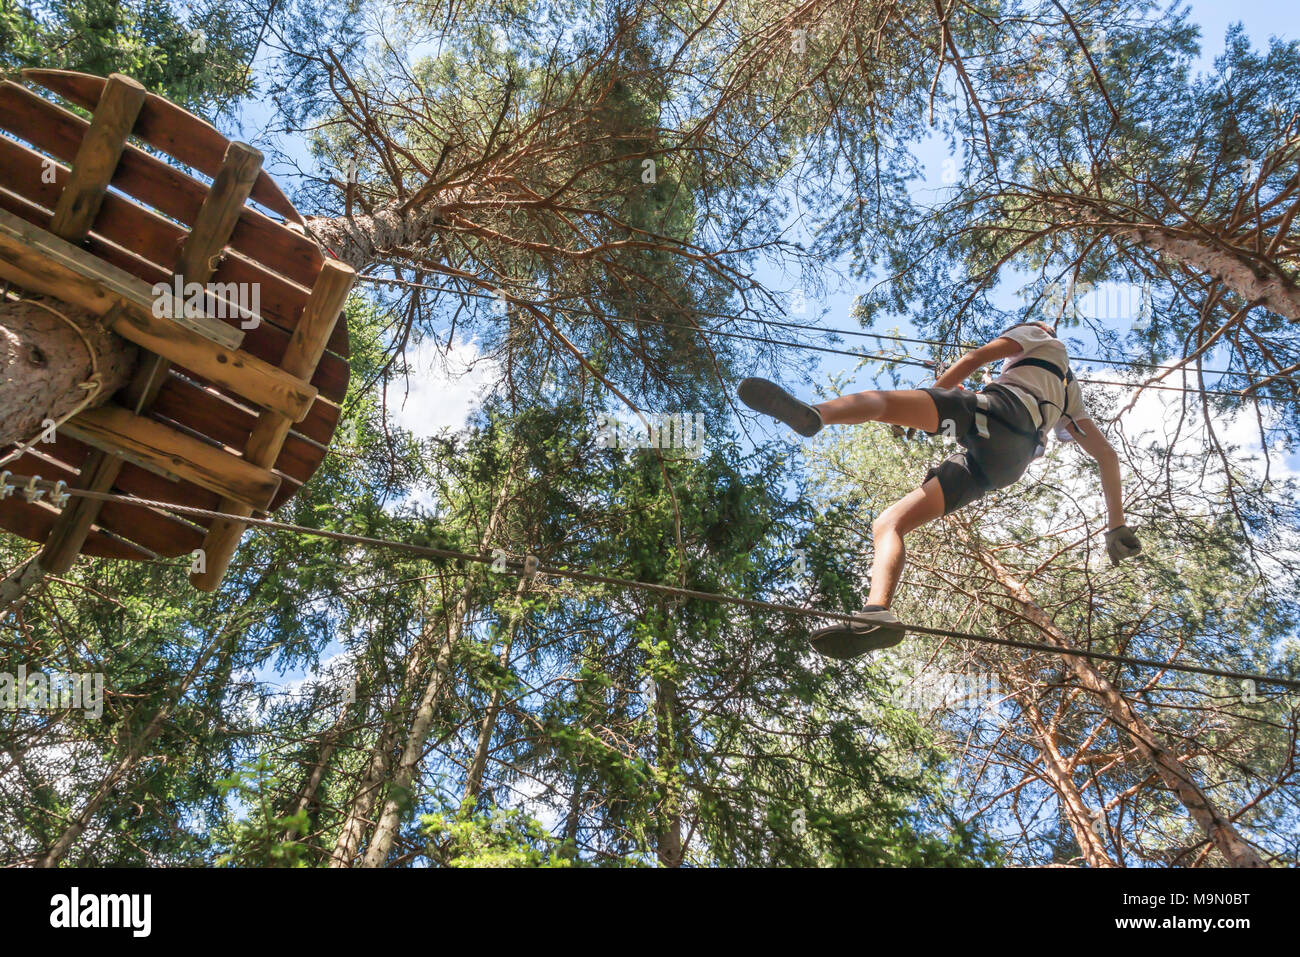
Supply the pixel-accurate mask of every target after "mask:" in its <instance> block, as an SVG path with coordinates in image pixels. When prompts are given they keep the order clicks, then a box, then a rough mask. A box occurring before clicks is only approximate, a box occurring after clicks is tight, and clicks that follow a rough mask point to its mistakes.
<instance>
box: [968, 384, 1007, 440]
mask: <svg viewBox="0 0 1300 957" xmlns="http://www.w3.org/2000/svg"><path fill="white" fill-rule="evenodd" d="M975 404H976V405H978V406H979V407H980V410H981V411H979V412H976V413H975V431H976V432H978V433H979V436H980V438H981V439H987V438H988V437H989V419H988V415H986V414H985V413H990V412H991V410H990V409H989V397H988V396H986V395H985V394H984V393H983V392H977V393H975ZM993 418H995V419H997V420H998V421H999V422H1002V424H1003V425H1006V422H1003V421H1002V417H1001V416H1000V415H997V414H993Z"/></svg>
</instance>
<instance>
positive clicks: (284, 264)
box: [0, 82, 324, 286]
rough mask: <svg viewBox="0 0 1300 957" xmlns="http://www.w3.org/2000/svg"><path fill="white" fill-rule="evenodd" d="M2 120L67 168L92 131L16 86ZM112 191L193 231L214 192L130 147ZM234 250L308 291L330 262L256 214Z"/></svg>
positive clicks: (0, 104)
mask: <svg viewBox="0 0 1300 957" xmlns="http://www.w3.org/2000/svg"><path fill="white" fill-rule="evenodd" d="M143 112H144V111H143V110H142V111H141V113H142V117H143ZM0 117H3V126H4V127H5V128H6V129H8V130H9V131H10V132H11V133H13V134H15V135H16V136H18V137H19V138H21V139H23V140H26V141H27V142H29V143H31V144H32V145H33V146H35V147H37V148H38V149H40V150H43V151H44V152H46V153H49V154H50V155H51V156H52V157H54V158H55V159H57V160H62V161H64V162H70V161H71V160H72V158H73V157H74V156H75V155H76V153H77V149H78V147H79V146H80V144H81V141H82V139H83V137H84V136H85V131H86V129H87V126H88V124H87V122H86V121H85V120H83V119H82V118H81V117H79V116H77V115H76V114H75V113H71V112H69V111H67V110H65V109H62V108H61V107H58V106H56V105H54V104H53V103H51V102H49V101H48V100H46V99H43V98H42V97H40V96H38V95H37V94H36V93H33V92H32V91H31V90H28V89H26V88H25V87H23V86H20V85H18V84H16V83H12V82H5V83H0ZM143 123H144V120H143V118H141V119H139V120H137V124H136V131H137V132H138V131H139V129H140V127H141V126H142V125H143ZM228 142H229V141H228V140H226V139H225V137H221V139H220V142H219V143H218V144H215V145H214V147H213V152H212V155H211V156H210V157H209V158H208V162H207V163H206V164H205V165H206V166H208V167H209V168H210V169H211V172H212V174H213V175H220V169H221V163H222V161H223V157H224V154H225V151H226V148H227V145H228ZM112 185H113V187H114V188H115V189H117V190H120V191H121V192H123V193H126V194H127V195H129V196H133V197H135V198H136V199H138V200H140V201H142V202H144V203H145V204H147V205H149V206H152V207H154V208H155V209H157V210H158V211H159V212H161V213H163V214H165V215H167V216H169V217H171V218H172V219H175V220H177V221H179V222H181V223H184V224H185V225H187V226H193V225H194V223H195V218H196V217H197V215H198V212H199V209H200V208H201V206H202V204H203V201H204V197H205V196H206V195H207V193H208V191H209V190H208V187H207V186H206V185H205V184H204V183H203V182H201V181H199V180H197V179H195V178H194V177H193V176H190V175H189V174H188V173H186V172H184V171H183V170H180V169H177V168H176V167H174V166H171V165H169V164H168V163H167V162H165V161H164V160H162V159H160V158H158V157H156V156H151V155H150V154H148V153H146V152H144V151H143V150H141V149H138V148H136V147H134V146H129V145H128V146H127V147H126V149H125V150H124V151H123V153H122V156H121V159H120V161H119V163H118V165H117V169H116V171H115V172H114V174H113V179H112ZM231 245H232V246H234V247H235V248H236V249H239V250H241V251H243V252H245V253H246V254H247V255H249V256H251V257H252V258H254V259H256V260H258V261H259V262H262V263H264V264H266V265H267V266H268V267H270V268H271V269H274V270H276V271H278V272H280V273H282V274H284V275H285V276H288V277H289V278H291V279H293V280H294V281H295V282H298V283H301V284H303V285H306V286H310V285H311V283H312V281H313V279H314V277H315V275H316V273H317V272H318V271H319V270H320V266H321V263H322V262H323V261H324V257H323V256H322V254H321V252H320V249H319V247H317V245H316V243H315V241H314V240H312V239H309V238H308V237H306V236H304V235H302V234H301V233H299V232H297V231H296V230H292V229H289V228H288V227H287V226H285V225H284V224H283V223H277V222H276V221H275V220H273V219H271V218H270V217H268V216H264V215H263V214H261V213H259V212H257V211H256V210H254V209H251V208H245V209H243V210H242V211H241V213H240V217H239V228H238V229H237V230H236V231H235V232H234V233H233V234H232V237H231Z"/></svg>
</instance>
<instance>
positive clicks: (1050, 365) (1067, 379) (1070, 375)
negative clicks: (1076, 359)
mask: <svg viewBox="0 0 1300 957" xmlns="http://www.w3.org/2000/svg"><path fill="white" fill-rule="evenodd" d="M1017 366H1032V367H1033V368H1035V369H1046V370H1047V371H1048V372H1050V373H1052V375H1054V376H1056V377H1057V378H1058V379H1060V380H1061V382H1062V383H1064V384H1065V386H1066V388H1069V385H1070V383H1071V382H1073V381H1074V372H1073V371H1072V370H1071V369H1070V368H1068V367H1067V368H1066V369H1065V371H1064V372H1062V371H1061V367H1060V366H1058V365H1057V364H1056V363H1055V362H1049V361H1048V360H1047V359H1039V358H1037V357H1031V358H1028V359H1021V360H1020V361H1019V362H1013V363H1011V365H1009V366H1007V367H1006V368H1004V369H1003V370H1002V371H1003V373H1006V372H1009V371H1011V370H1012V369H1014V368H1016V367H1017ZM1021 388H1023V386H1022V387H1021ZM1025 391H1027V392H1028V391H1030V390H1028V389H1026V390H1025ZM1031 394H1032V392H1031ZM1034 398H1035V399H1038V418H1039V421H1041V422H1046V421H1047V417H1046V416H1045V415H1043V406H1045V405H1050V406H1051V407H1052V408H1054V409H1056V410H1057V411H1058V412H1060V413H1061V415H1060V418H1066V419H1069V420H1070V424H1071V425H1073V426H1074V427H1075V429H1076V430H1078V429H1079V423H1077V422H1075V421H1074V416H1072V415H1067V414H1066V411H1065V410H1064V409H1063V408H1061V407H1060V406H1059V405H1057V404H1056V403H1055V402H1051V401H1049V400H1047V399H1043V398H1039V396H1037V395H1035V396H1034ZM1066 404H1067V405H1068V404H1069V403H1068V402H1067V403H1066ZM1004 424H1005V423H1004ZM1040 441H1041V435H1040Z"/></svg>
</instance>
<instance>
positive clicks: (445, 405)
mask: <svg viewBox="0 0 1300 957" xmlns="http://www.w3.org/2000/svg"><path fill="white" fill-rule="evenodd" d="M405 360H406V365H407V372H408V374H407V377H406V379H405V381H403V380H401V379H398V380H397V381H396V382H395V383H394V384H393V385H392V386H390V387H389V390H388V413H389V418H390V420H391V421H392V423H393V424H394V425H396V426H398V427H399V428H402V429H405V430H407V431H408V432H411V433H413V434H415V435H417V436H420V437H421V438H429V437H430V436H434V435H437V434H438V433H439V432H441V431H442V430H443V429H450V430H452V431H459V430H460V429H463V428H464V427H465V423H466V422H467V421H468V419H469V417H470V415H471V414H473V413H474V411H475V410H477V409H478V408H479V406H481V405H482V404H483V400H484V399H485V398H486V397H487V394H488V392H489V391H490V390H491V388H492V385H493V383H494V382H495V381H496V380H497V378H498V372H499V366H498V364H497V362H496V361H495V360H493V359H489V358H485V357H484V356H483V354H482V352H481V351H480V350H479V346H478V343H476V342H453V343H452V345H451V348H450V349H448V350H447V351H446V354H445V355H444V354H443V349H442V345H441V343H440V342H438V341H437V340H436V339H433V338H429V339H425V340H424V341H423V342H422V343H420V344H419V345H418V346H416V347H415V348H414V349H408V350H407V352H406V355H405Z"/></svg>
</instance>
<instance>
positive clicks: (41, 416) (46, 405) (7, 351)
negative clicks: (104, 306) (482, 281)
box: [0, 298, 138, 446]
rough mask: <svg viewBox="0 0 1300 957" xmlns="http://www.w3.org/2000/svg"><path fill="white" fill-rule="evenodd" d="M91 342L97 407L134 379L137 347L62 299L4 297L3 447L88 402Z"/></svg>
mask: <svg viewBox="0 0 1300 957" xmlns="http://www.w3.org/2000/svg"><path fill="white" fill-rule="evenodd" d="M38 303H41V304H44V305H45V306H47V307H48V308H42V306H41V305H38ZM50 309H54V310H56V311H57V312H58V313H61V314H62V315H63V316H65V317H66V318H67V320H68V321H67V322H65V321H64V320H63V319H61V318H59V316H58V315H56V314H55V313H54V312H50V311H49V310H50ZM69 323H71V324H72V325H70V324H69ZM73 325H75V327H76V328H73ZM78 329H79V330H81V331H80V332H78V331H77V330H78ZM83 335H84V338H83ZM87 342H89V345H90V348H92V349H93V350H94V357H95V365H96V367H97V370H98V372H99V376H100V381H101V382H102V385H101V387H100V388H99V390H98V391H97V392H96V393H95V395H94V396H93V398H92V399H91V400H90V404H89V406H88V407H89V408H94V407H95V406H97V405H101V404H102V403H103V402H104V401H105V400H107V399H108V397H109V396H111V395H112V394H113V393H114V392H116V391H117V390H118V389H120V388H121V387H122V386H123V385H125V384H126V383H127V380H128V379H130V377H131V371H132V369H134V367H135V362H136V356H137V353H138V350H137V349H136V347H135V346H134V345H132V344H131V343H129V342H127V341H126V340H125V339H123V338H122V337H121V336H117V335H114V334H113V333H111V332H108V331H107V330H106V329H104V328H103V327H102V326H101V325H100V324H99V322H98V321H97V320H96V319H95V317H93V316H91V315H90V314H89V313H86V312H82V311H81V310H79V309H74V308H72V307H71V306H68V305H65V304H63V303H61V302H58V301H57V300H54V299H41V298H36V299H28V300H22V301H19V302H13V301H7V302H6V301H0V363H3V369H0V446H5V445H12V444H16V443H19V442H28V441H30V440H31V439H33V438H35V437H36V436H37V434H38V433H40V431H41V429H42V424H43V423H44V422H45V420H47V419H53V420H56V421H57V420H59V419H60V418H62V417H63V416H65V415H67V414H68V413H69V412H71V411H72V410H73V409H74V408H76V406H77V404H78V403H80V402H82V401H83V400H85V398H86V396H87V394H88V390H86V389H83V388H81V384H82V383H84V382H86V381H87V380H88V379H90V377H91V354H90V352H89V351H87Z"/></svg>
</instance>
